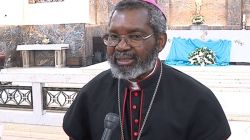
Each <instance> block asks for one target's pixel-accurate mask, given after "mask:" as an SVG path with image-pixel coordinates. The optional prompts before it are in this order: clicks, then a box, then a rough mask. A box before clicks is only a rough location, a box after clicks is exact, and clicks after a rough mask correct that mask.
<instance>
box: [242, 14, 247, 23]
mask: <svg viewBox="0 0 250 140" xmlns="http://www.w3.org/2000/svg"><path fill="white" fill-rule="evenodd" d="M242 22H246V14H243V16H242Z"/></svg>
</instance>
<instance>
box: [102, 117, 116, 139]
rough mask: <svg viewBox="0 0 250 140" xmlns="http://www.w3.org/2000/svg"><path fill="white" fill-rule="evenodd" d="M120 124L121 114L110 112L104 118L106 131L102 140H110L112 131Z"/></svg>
mask: <svg viewBox="0 0 250 140" xmlns="http://www.w3.org/2000/svg"><path fill="white" fill-rule="evenodd" d="M118 125H119V116H118V115H117V114H115V113H108V114H107V115H106V117H105V119H104V128H105V129H104V132H103V134H102V139H101V140H110V138H111V134H112V131H113V130H114V129H115V128H116V127H117V126H118Z"/></svg>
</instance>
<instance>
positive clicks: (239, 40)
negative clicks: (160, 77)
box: [159, 30, 250, 65]
mask: <svg viewBox="0 0 250 140" xmlns="http://www.w3.org/2000/svg"><path fill="white" fill-rule="evenodd" d="M167 34H168V41H167V44H166V46H165V48H164V49H163V50H162V52H160V54H159V57H160V59H161V60H164V61H176V62H177V61H178V62H181V61H183V60H184V59H183V58H185V60H186V61H187V59H188V58H187V57H188V54H189V53H190V51H188V52H187V51H186V53H183V52H184V51H185V50H188V49H192V45H193V44H192V43H194V42H195V41H197V42H202V43H204V44H206V43H207V44H209V43H211V44H212V45H211V46H210V45H207V46H206V47H209V46H210V47H212V48H217V49H220V50H219V53H218V50H217V53H216V54H217V55H218V54H219V57H221V59H220V60H222V59H223V60H226V61H228V62H229V63H241V62H244V63H249V64H250V55H249V52H250V40H249V38H248V37H249V36H250V31H248V30H168V31H167ZM176 39H177V40H176ZM178 39H180V40H182V41H183V40H184V41H191V42H189V43H191V44H192V45H187V44H184V45H185V46H184V45H183V44H181V45H177V48H176V44H175V43H176V42H175V41H177V43H180V40H178ZM209 41H211V42H209ZM197 42H195V43H197ZM213 43H215V44H213ZM216 45H217V46H216ZM190 46H191V48H188V47H190ZM198 46H199V45H198ZM193 47H194V46H193ZM196 47H197V46H196ZM200 47H204V46H203V45H202V44H201V45H200ZM183 49H184V50H183ZM174 51H175V54H176V56H173V54H172V53H173V52H174ZM220 53H221V54H220ZM179 57H181V60H180V58H179ZM217 57H218V56H217ZM169 58H171V59H169ZM179 60H180V61H179ZM226 61H225V62H226ZM180 64H181V63H175V64H172V65H180ZM224 64H225V63H224Z"/></svg>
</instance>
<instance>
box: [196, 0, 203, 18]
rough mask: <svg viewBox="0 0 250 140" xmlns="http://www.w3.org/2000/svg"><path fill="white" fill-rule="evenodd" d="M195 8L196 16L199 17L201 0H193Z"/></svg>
mask: <svg viewBox="0 0 250 140" xmlns="http://www.w3.org/2000/svg"><path fill="white" fill-rule="evenodd" d="M195 6H196V15H200V13H201V6H202V0H195Z"/></svg>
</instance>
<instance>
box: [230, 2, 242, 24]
mask: <svg viewBox="0 0 250 140" xmlns="http://www.w3.org/2000/svg"><path fill="white" fill-rule="evenodd" d="M227 5H228V6H227V26H228V27H229V28H230V29H241V28H242V27H241V14H242V0H227Z"/></svg>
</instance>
